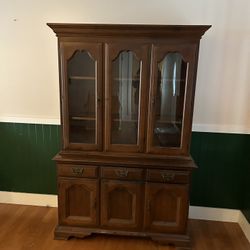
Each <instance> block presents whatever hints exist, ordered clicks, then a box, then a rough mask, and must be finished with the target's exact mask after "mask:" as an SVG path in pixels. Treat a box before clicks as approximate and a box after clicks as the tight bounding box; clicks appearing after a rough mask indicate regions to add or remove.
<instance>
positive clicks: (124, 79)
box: [113, 77, 140, 81]
mask: <svg viewBox="0 0 250 250" xmlns="http://www.w3.org/2000/svg"><path fill="white" fill-rule="evenodd" d="M113 80H115V81H140V78H120V77H118V78H114V79H113Z"/></svg>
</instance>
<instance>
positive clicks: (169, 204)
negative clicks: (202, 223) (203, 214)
mask: <svg viewBox="0 0 250 250" xmlns="http://www.w3.org/2000/svg"><path fill="white" fill-rule="evenodd" d="M187 215H188V186H187V185H177V184H159V183H147V184H146V198H145V227H146V229H147V230H149V231H152V232H160V233H184V232H185V230H186V221H187Z"/></svg>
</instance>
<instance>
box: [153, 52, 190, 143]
mask: <svg viewBox="0 0 250 250" xmlns="http://www.w3.org/2000/svg"><path fill="white" fill-rule="evenodd" d="M186 72H187V63H185V62H184V61H183V59H182V56H181V54H179V53H168V54H167V55H166V56H165V58H164V59H163V60H162V61H161V62H160V63H159V64H158V78H157V95H156V98H155V121H154V137H153V145H154V146H160V147H180V145H181V132H182V122H183V104H184V94H185V83H186Z"/></svg>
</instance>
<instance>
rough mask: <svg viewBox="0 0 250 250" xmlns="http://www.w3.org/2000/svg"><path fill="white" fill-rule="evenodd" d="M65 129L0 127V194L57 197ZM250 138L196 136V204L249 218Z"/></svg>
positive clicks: (193, 148) (193, 195)
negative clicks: (239, 211)
mask: <svg viewBox="0 0 250 250" xmlns="http://www.w3.org/2000/svg"><path fill="white" fill-rule="evenodd" d="M59 149H60V126H57V125H37V124H21V123H0V152H1V155H0V156H1V157H0V190H1V191H13V192H27V193H42V194H56V169H55V164H54V162H53V161H52V160H51V159H52V157H53V156H54V155H55V154H56V153H57V152H58V151H59ZM249 151H250V135H244V134H226V133H205V132H193V134H192V145H191V154H192V156H193V158H194V159H195V161H196V163H197V165H198V166H199V168H198V169H197V170H195V171H194V173H193V181H192V188H191V205H196V206H207V207H221V208H235V209H242V210H243V212H244V214H245V215H246V216H247V218H248V219H250V153H249Z"/></svg>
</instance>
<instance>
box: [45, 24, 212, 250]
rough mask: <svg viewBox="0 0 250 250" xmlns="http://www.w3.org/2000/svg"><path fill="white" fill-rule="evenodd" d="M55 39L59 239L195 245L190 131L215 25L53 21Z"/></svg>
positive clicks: (57, 234) (57, 236)
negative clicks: (121, 238) (205, 39)
mask: <svg viewBox="0 0 250 250" xmlns="http://www.w3.org/2000/svg"><path fill="white" fill-rule="evenodd" d="M48 25H49V27H51V28H52V29H53V31H54V32H55V33H56V35H57V37H58V51H59V73H60V100H61V123H62V150H61V151H60V152H59V153H58V154H57V155H56V156H55V158H54V160H55V161H56V163H57V176H58V178H57V180H58V214H59V223H58V226H57V227H56V229H55V238H56V239H67V238H69V237H70V236H75V237H85V236H88V235H91V234H92V233H102V234H117V235H125V236H144V237H150V238H152V239H153V240H155V241H157V242H159V243H163V244H173V245H176V246H177V247H187V248H188V247H190V239H189V236H188V232H187V219H188V208H189V189H190V177H191V172H192V170H193V169H194V168H196V165H195V163H194V161H193V159H192V158H191V156H190V153H189V149H190V138H191V126H192V113H193V102H194V92H195V81H196V70H197V63H198V51H199V42H200V38H201V36H202V35H203V34H204V33H205V31H206V30H207V29H208V28H209V27H210V26H202V25H196V26H195V25H190V26H185V25H184V26H175V25H170V26H169V25H108V24H48Z"/></svg>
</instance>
